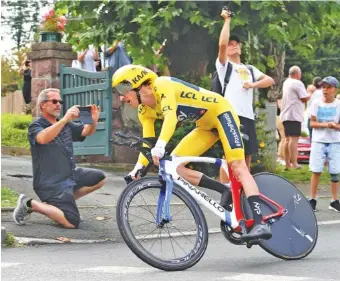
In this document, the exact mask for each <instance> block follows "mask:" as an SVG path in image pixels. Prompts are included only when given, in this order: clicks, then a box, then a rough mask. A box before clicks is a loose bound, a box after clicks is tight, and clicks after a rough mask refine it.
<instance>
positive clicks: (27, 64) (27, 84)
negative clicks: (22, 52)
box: [19, 56, 32, 105]
mask: <svg viewBox="0 0 340 281" xmlns="http://www.w3.org/2000/svg"><path fill="white" fill-rule="evenodd" d="M19 74H20V75H22V76H23V77H24V84H23V86H22V95H23V97H24V100H25V103H26V105H27V104H29V103H30V102H31V100H32V98H31V89H32V88H31V82H32V68H31V61H30V60H27V57H26V56H25V58H24V61H23V62H22V64H21V66H20V68H19Z"/></svg>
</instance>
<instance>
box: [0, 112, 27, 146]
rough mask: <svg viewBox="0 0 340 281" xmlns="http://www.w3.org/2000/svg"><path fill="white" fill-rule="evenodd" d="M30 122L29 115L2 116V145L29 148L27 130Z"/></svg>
mask: <svg viewBox="0 0 340 281" xmlns="http://www.w3.org/2000/svg"><path fill="white" fill-rule="evenodd" d="M31 122H32V116H31V115H19V114H2V115H1V124H2V126H1V135H2V137H1V142H2V145H4V146H16V147H25V148H29V143H28V139H27V129H28V126H29V124H30V123H31Z"/></svg>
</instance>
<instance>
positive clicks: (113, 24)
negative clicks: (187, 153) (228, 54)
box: [56, 0, 340, 95]
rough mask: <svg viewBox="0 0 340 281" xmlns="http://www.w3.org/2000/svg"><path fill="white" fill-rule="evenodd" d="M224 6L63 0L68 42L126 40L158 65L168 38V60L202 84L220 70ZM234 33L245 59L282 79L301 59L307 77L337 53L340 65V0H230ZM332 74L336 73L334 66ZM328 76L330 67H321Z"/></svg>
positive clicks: (138, 58) (137, 55) (139, 59)
mask: <svg viewBox="0 0 340 281" xmlns="http://www.w3.org/2000/svg"><path fill="white" fill-rule="evenodd" d="M224 4H225V3H223V2H213V1H157V2H156V1H143V2H140V1H136V2H132V1H93V2H89V1H86V2H83V1H71V0H67V1H64V0H63V1H57V3H56V7H57V8H58V9H59V10H60V11H62V12H63V13H66V14H67V16H68V18H69V22H68V26H67V29H66V31H67V32H68V40H69V42H70V43H72V44H76V43H75V42H76V40H77V39H80V43H79V45H78V47H79V48H84V47H86V46H87V45H88V44H95V45H100V44H108V45H110V44H112V43H113V41H114V40H115V39H119V40H123V41H124V42H125V45H126V48H127V50H128V52H129V53H130V55H131V56H132V57H133V59H134V62H135V63H141V64H144V65H151V64H152V63H155V62H156V58H155V57H154V55H153V52H152V47H154V48H158V47H159V46H160V44H161V42H162V41H163V40H164V39H165V38H167V39H168V44H167V47H166V48H165V52H164V55H165V56H164V57H163V60H162V61H161V62H159V61H158V63H160V64H162V63H163V64H164V63H165V62H168V63H169V64H170V70H171V74H172V75H176V76H181V75H184V76H186V77H187V78H188V79H192V81H195V82H197V81H199V80H200V77H201V76H203V75H205V74H206V73H207V72H208V73H211V72H212V71H214V63H215V60H216V57H217V51H218V38H219V34H220V31H221V28H222V25H223V21H222V20H221V18H220V12H221V8H222V6H223V5H224ZM228 5H229V7H230V8H231V9H232V10H233V11H234V13H235V16H234V17H233V19H232V21H231V29H232V33H237V34H238V35H239V36H240V37H241V39H242V41H243V42H244V44H243V45H244V46H243V50H244V59H245V60H246V61H247V62H248V63H252V64H254V65H255V66H257V67H258V68H259V69H261V70H262V71H264V72H265V73H267V74H270V75H271V76H273V77H274V78H275V79H276V81H277V82H278V87H277V88H276V89H274V92H275V93H274V95H277V93H278V92H279V86H280V85H281V82H282V80H283V78H284V76H285V75H286V71H285V70H286V69H287V67H289V66H291V65H292V64H294V62H295V61H294V60H292V58H294V59H295V60H296V62H297V64H298V65H300V67H301V68H302V70H303V71H304V72H305V65H306V69H308V71H311V72H310V73H308V74H307V76H306V77H308V79H310V78H311V76H313V75H314V74H317V72H318V71H321V70H325V69H328V70H330V68H329V67H324V66H325V64H328V63H329V61H328V60H324V59H323V58H324V57H331V58H333V61H334V62H335V63H334V64H329V65H332V67H333V66H334V67H335V69H337V64H336V63H337V62H339V61H338V60H337V59H336V57H337V55H336V52H337V49H338V47H339V40H338V38H339V35H340V34H339V33H340V24H339V20H338V19H339V17H340V5H339V3H338V2H336V1H327V2H315V1H228ZM330 71H331V70H330ZM322 73H323V72H322Z"/></svg>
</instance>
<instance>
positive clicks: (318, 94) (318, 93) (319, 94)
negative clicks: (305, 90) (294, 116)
mask: <svg viewBox="0 0 340 281" xmlns="http://www.w3.org/2000/svg"><path fill="white" fill-rule="evenodd" d="M322 97H323V93H322V90H321V89H318V90H316V91H315V92H314V93H313V94H312V96H311V97H310V99H309V101H307V116H308V118H310V114H311V105H312V103H313V101H315V100H319V99H322Z"/></svg>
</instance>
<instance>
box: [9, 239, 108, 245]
mask: <svg viewBox="0 0 340 281" xmlns="http://www.w3.org/2000/svg"><path fill="white" fill-rule="evenodd" d="M15 241H16V242H17V243H19V244H21V245H27V246H35V245H46V244H50V245H53V244H94V243H107V242H115V240H114V239H103V240H86V239H71V241H69V242H63V241H59V240H55V239H47V238H33V237H15Z"/></svg>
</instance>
